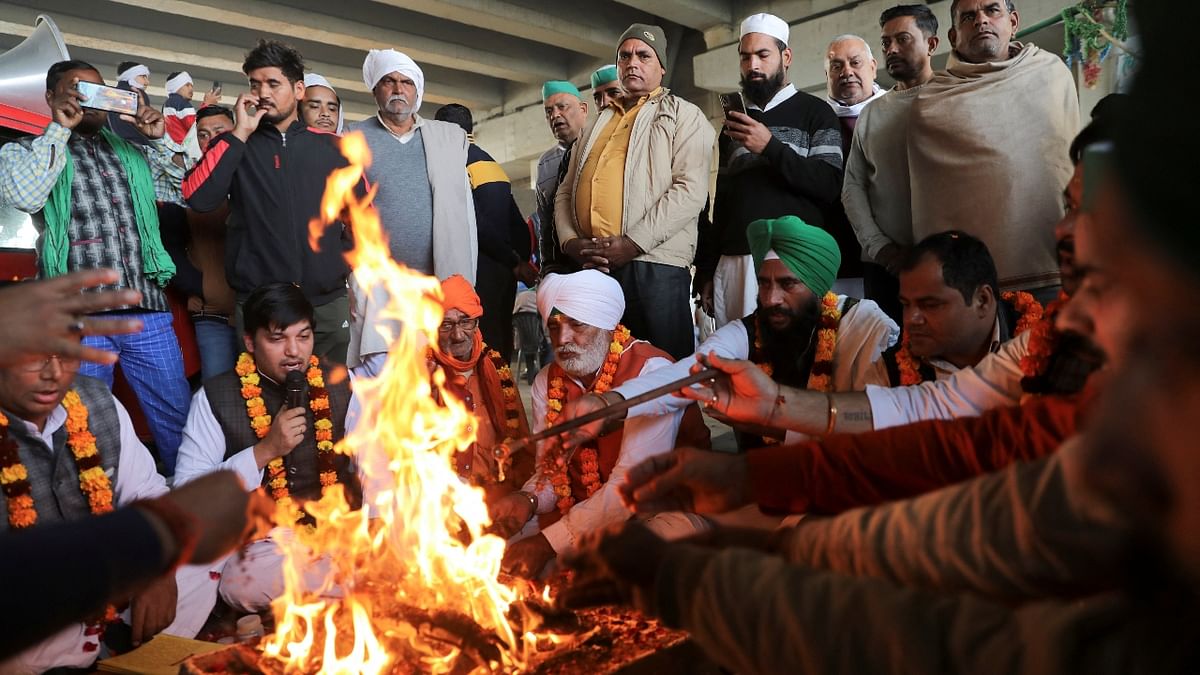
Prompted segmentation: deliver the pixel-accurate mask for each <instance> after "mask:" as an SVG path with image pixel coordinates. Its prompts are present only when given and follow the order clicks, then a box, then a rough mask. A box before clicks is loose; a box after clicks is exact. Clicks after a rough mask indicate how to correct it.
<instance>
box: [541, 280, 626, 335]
mask: <svg viewBox="0 0 1200 675" xmlns="http://www.w3.org/2000/svg"><path fill="white" fill-rule="evenodd" d="M537 306H538V314H541V315H542V321H548V320H549V319H550V314H551V313H552V312H553V311H554V310H558V311H559V312H562V313H563V314H566V315H567V316H569V317H571V318H572V319H575V320H576V321H582V322H583V323H586V324H587V325H589V326H595V327H596V328H601V329H604V330H613V329H614V328H616V327H617V324H619V323H621V316H622V315H624V314H625V293H624V292H623V291H622V290H621V284H619V283H617V280H616V279H613V278H612V277H610V276H608V275H607V274H605V273H603V272H600V271H599V270H583V271H582V272H575V273H574V274H547V275H546V278H544V279H542V281H541V283H539V284H538V289H537Z"/></svg>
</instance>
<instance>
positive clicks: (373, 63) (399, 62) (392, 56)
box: [363, 49, 425, 110]
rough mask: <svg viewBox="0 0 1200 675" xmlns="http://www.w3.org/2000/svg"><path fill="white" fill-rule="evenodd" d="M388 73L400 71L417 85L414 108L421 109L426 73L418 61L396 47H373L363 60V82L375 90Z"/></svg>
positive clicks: (369, 88)
mask: <svg viewBox="0 0 1200 675" xmlns="http://www.w3.org/2000/svg"><path fill="white" fill-rule="evenodd" d="M388 73H400V74H401V75H404V76H406V77H408V79H410V80H412V81H413V84H415V85H417V101H416V103H415V104H414V105H413V110H418V109H420V107H421V99H422V98H424V97H425V73H424V72H422V71H421V67H420V66H418V65H417V62H416V61H413V60H412V59H410V58H408V55H407V54H405V53H403V52H398V51H396V50H395V49H372V50H371V51H369V52H367V58H366V60H365V61H363V83H364V84H366V85H367V89H368V90H371V91H374V90H375V85H377V84H379V81H380V80H382V79H383V78H384V76H385V75H387V74H388Z"/></svg>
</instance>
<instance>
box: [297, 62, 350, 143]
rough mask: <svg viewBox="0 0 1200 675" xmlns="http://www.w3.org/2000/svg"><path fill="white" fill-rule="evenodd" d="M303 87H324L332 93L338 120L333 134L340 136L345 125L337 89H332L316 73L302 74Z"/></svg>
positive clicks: (340, 98) (344, 116)
mask: <svg viewBox="0 0 1200 675" xmlns="http://www.w3.org/2000/svg"><path fill="white" fill-rule="evenodd" d="M304 86H305V88H308V87H325V88H326V89H328V90H329V91H332V92H333V95H334V96H337V100H338V120H337V131H336V132H335V133H337V134H338V135H341V133H342V129H343V127H345V125H346V115H345V113H344V112H343V111H342V97H341V96H338V93H337V89H334V88H333V85H332V84H329V80H327V79H325V78H323V77H321V76H320V75H318V74H316V73H305V74H304Z"/></svg>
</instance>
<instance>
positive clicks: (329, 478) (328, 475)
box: [321, 471, 337, 487]
mask: <svg viewBox="0 0 1200 675" xmlns="http://www.w3.org/2000/svg"><path fill="white" fill-rule="evenodd" d="M335 483H337V474H336V473H334V472H332V471H322V472H321V485H322V486H324V487H329V486H330V485H334V484H335Z"/></svg>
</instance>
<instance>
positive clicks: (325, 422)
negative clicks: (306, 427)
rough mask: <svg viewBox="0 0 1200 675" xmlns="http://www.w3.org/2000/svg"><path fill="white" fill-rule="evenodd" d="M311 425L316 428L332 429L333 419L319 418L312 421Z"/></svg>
mask: <svg viewBox="0 0 1200 675" xmlns="http://www.w3.org/2000/svg"><path fill="white" fill-rule="evenodd" d="M313 426H314V427H316V428H318V429H332V428H333V420H329V419H319V420H317V421H316V422H314V423H313Z"/></svg>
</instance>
